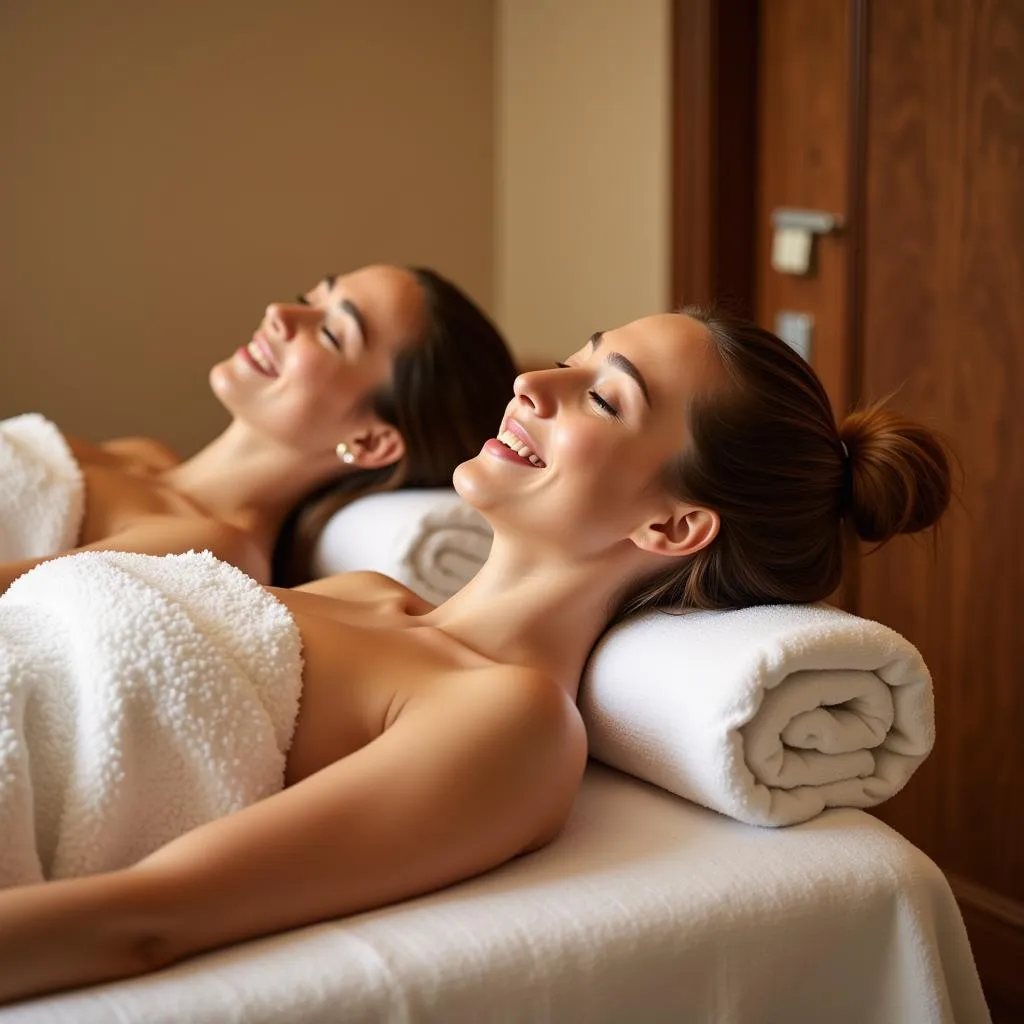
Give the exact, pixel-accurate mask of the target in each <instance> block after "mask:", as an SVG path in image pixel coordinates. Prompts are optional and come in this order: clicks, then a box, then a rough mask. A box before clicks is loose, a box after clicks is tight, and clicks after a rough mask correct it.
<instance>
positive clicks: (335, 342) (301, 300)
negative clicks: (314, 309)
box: [295, 295, 341, 352]
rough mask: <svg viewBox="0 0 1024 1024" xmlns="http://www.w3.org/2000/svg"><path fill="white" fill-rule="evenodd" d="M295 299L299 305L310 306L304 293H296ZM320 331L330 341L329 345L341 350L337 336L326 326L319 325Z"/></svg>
mask: <svg viewBox="0 0 1024 1024" xmlns="http://www.w3.org/2000/svg"><path fill="white" fill-rule="evenodd" d="M295 301H296V302H297V303H298V304H299V305H300V306H311V305H312V303H311V302H310V301H309V299H307V298H306V296H305V295H296V296H295ZM320 333H321V334H322V335H323V336H324V337H325V338H326V339H327V341H328V342H329V343H330V345H331V346H332V347H333V348H335V349H336V350H337V351H339V352H340V351H341V342H340V341H338V338H337V336H336V335H334V334H333V333H332V332H331V331H329V330H328V329H327V328H326V327H321V328H320Z"/></svg>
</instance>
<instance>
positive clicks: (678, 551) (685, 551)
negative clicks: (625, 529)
mask: <svg viewBox="0 0 1024 1024" xmlns="http://www.w3.org/2000/svg"><path fill="white" fill-rule="evenodd" d="M720 523H721V520H720V519H719V517H718V513H717V512H712V511H711V509H708V508H696V507H695V506H693V505H677V506H676V507H675V508H674V509H673V510H672V511H671V513H670V514H669V515H667V516H666V517H665V518H660V519H653V520H649V521H648V522H646V523H645V524H644V525H643V526H641V527H640V529H639V530H637V531H636V532H635V533H633V535H632V536H631V538H630V539H631V540H632V541H633V543H634V544H635V545H636V546H637V547H638V548H640V549H641V550H642V551H649V552H650V553H651V554H652V555H665V556H667V557H669V558H680V557H682V556H685V555H694V554H696V553H697V552H698V551H700V550H701V548H706V547H707V546H708V545H709V544H710V543H711V542H712V541H713V540H714V539H715V537H716V536H718V527H719V525H720Z"/></svg>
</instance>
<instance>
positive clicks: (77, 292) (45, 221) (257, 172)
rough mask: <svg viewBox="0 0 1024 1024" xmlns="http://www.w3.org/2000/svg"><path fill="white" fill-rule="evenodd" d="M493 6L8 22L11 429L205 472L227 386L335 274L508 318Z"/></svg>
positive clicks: (45, 7)
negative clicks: (259, 343)
mask: <svg viewBox="0 0 1024 1024" xmlns="http://www.w3.org/2000/svg"><path fill="white" fill-rule="evenodd" d="M493 18H494V12H493V5H492V4H491V3H490V2H488V0H429V2H423V0H320V2H317V0H291V2H287V3H286V2H281V0H248V2H247V3H245V4H240V3H235V2H231V0H206V2H200V0H175V2H172V0H147V2H131V0H107V2H103V0H64V2H59V0H6V2H4V3H3V4H0V125H2V130H3V136H2V138H0V152H2V159H0V417H2V416H5V415H11V414H14V413H16V412H22V411H26V410H29V409H38V410H40V411H43V412H45V413H47V414H49V415H50V416H52V417H53V418H54V419H55V420H57V421H58V423H60V424H61V425H62V426H64V428H65V429H66V430H68V431H69V432H73V433H79V434H82V435H84V436H86V437H93V438H96V439H100V438H103V437H107V436H112V435H115V434H123V433H146V434H152V435H155V436H157V437H161V438H163V439H165V440H167V441H168V442H170V443H171V444H172V445H174V446H177V447H178V448H179V449H181V450H182V452H183V453H187V452H188V451H190V450H192V449H194V448H195V447H196V446H198V445H199V444H200V443H202V442H203V441H205V440H206V439H208V438H209V437H210V436H212V434H213V433H214V432H215V431H216V430H218V429H219V428H220V427H221V426H222V425H223V424H224V423H225V422H226V420H225V416H224V414H223V412H222V410H221V409H220V408H219V406H218V405H217V404H216V403H215V401H214V400H213V398H212V396H211V395H210V393H209V390H208V387H207V384H206V374H207V370H208V368H209V366H210V365H211V364H212V363H213V362H215V361H216V360H218V359H219V358H223V357H225V356H227V355H229V354H230V353H231V352H232V351H234V349H235V348H236V347H237V346H238V345H239V344H242V343H244V342H245V341H247V340H248V338H249V337H250V336H251V333H252V329H253V328H254V327H255V326H256V324H257V322H258V320H259V317H260V316H261V313H262V310H263V308H264V306H265V305H266V303H267V302H268V301H270V300H271V299H273V298H281V297H284V298H289V297H291V296H293V295H294V294H295V292H296V291H298V290H299V289H301V288H304V287H306V286H309V285H310V284H312V283H313V282H314V281H315V280H316V279H318V278H319V277H320V276H321V275H322V274H324V273H325V272H329V271H334V270H341V269H345V268H348V267H353V266H356V265H359V264H362V263H366V262H370V261H375V260H384V261H394V262H400V263H405V262H424V263H428V264H431V265H434V266H436V267H437V268H438V269H440V270H441V271H443V272H445V273H448V274H450V275H451V276H452V277H454V278H455V279H456V280H458V281H459V282H460V283H462V284H464V285H465V286H466V287H467V289H468V290H469V291H470V292H471V293H473V294H474V295H475V296H477V297H478V298H479V299H481V300H482V302H483V303H484V305H486V306H490V305H491V300H492V288H493V280H492V278H493V266H492V259H493V254H494V232H493V210H494V196H493V180H494V168H493V140H494V132H493V125H494V96H493V31H494V24H493Z"/></svg>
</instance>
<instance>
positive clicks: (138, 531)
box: [0, 516, 270, 594]
mask: <svg viewBox="0 0 1024 1024" xmlns="http://www.w3.org/2000/svg"><path fill="white" fill-rule="evenodd" d="M204 549H205V550H209V551H212V552H213V554H215V555H216V556H217V557H218V558H220V559H222V560H223V561H225V562H230V563H231V564H232V565H237V566H238V567H239V568H240V569H241V570H242V571H243V572H246V573H248V574H249V575H250V576H252V577H253V578H254V579H257V580H260V581H261V582H265V581H266V580H267V579H268V578H269V575H270V566H269V564H268V562H267V559H266V558H265V557H264V556H263V554H262V553H261V552H260V551H259V549H258V547H257V546H256V544H254V543H253V542H251V541H250V540H249V539H248V537H246V535H245V534H244V533H242V532H241V531H240V530H236V529H234V528H233V527H230V526H227V525H226V524H224V523H219V522H216V521H215V520H212V519H199V518H183V517H178V516H151V517H149V518H147V519H144V520H140V521H139V522H138V523H136V524H135V525H133V526H132V527H131V528H130V529H127V530H123V531H121V532H120V533H116V534H113V535H111V536H110V537H106V538H104V539H103V540H99V541H96V542H94V543H92V544H83V545H82V546H81V547H77V548H75V549H74V550H73V551H62V552H58V553H57V554H55V555H49V556H47V557H45V558H26V559H22V560H20V561H17V562H4V563H0V594H2V593H3V592H4V591H5V590H6V589H7V588H8V587H9V586H10V585H11V584H12V583H13V582H14V581H15V580H16V579H17V578H18V577H19V576H22V575H24V574H25V573H26V572H28V571H29V570H30V569H34V568H35V567H36V566H37V565H42V563H43V562H48V561H50V560H51V559H53V558H60V557H61V556H62V555H71V554H75V553H76V552H79V551H135V552H138V553H140V554H143V555H176V554H181V553H183V552H185V551H193V550H194V551H202V550H204Z"/></svg>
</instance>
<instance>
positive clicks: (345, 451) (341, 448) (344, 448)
mask: <svg viewBox="0 0 1024 1024" xmlns="http://www.w3.org/2000/svg"><path fill="white" fill-rule="evenodd" d="M334 453H335V454H336V455H337V456H338V458H339V459H341V461H342V462H344V463H345V465H346V466H351V465H352V463H353V462H355V461H356V457H355V454H354V453H353V451H352V449H351V448H349V446H348V445H347V444H345V442H344V441H342V442H341V444H339V445H338V447H337V448H335V449H334Z"/></svg>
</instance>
